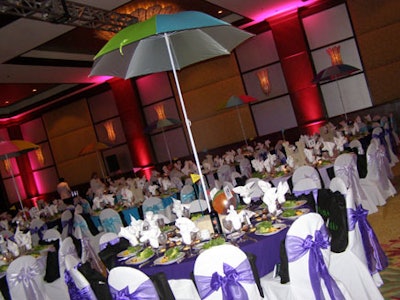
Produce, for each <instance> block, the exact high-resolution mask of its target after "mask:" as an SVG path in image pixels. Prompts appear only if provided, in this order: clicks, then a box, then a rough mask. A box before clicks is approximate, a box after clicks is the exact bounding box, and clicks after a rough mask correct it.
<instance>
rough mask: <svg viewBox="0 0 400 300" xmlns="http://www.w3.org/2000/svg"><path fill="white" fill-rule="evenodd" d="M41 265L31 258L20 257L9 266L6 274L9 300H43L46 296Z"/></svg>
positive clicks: (47, 297)
mask: <svg viewBox="0 0 400 300" xmlns="http://www.w3.org/2000/svg"><path fill="white" fill-rule="evenodd" d="M43 273H44V269H43V264H41V263H40V262H39V260H38V259H36V258H34V257H33V256H30V255H26V256H20V257H18V258H17V259H15V260H14V261H12V262H11V264H10V265H9V267H8V269H7V272H6V279H7V284H8V288H9V292H10V296H11V299H21V300H23V299H26V300H43V299H46V300H47V299H48V300H51V298H50V297H49V296H48V295H47V294H46V290H45V287H44V280H43Z"/></svg>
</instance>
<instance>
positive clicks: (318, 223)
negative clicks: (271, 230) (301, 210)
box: [285, 213, 349, 299]
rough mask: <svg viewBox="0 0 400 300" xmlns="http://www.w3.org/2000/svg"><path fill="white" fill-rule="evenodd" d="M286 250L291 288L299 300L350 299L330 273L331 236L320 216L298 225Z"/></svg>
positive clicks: (290, 233)
mask: <svg viewBox="0 0 400 300" xmlns="http://www.w3.org/2000/svg"><path fill="white" fill-rule="evenodd" d="M285 247H286V253H287V256H288V262H289V263H288V265H289V277H290V288H291V290H292V294H293V295H294V297H295V299H349V298H345V297H346V296H347V291H346V290H345V289H342V288H339V285H338V282H337V281H336V280H335V279H334V278H332V276H331V275H330V274H329V272H328V266H329V259H330V243H329V235H328V231H327V229H326V227H325V224H324V220H323V219H322V217H321V216H320V215H319V214H317V213H309V214H306V215H303V216H301V217H300V218H298V219H297V220H296V221H294V222H293V224H292V226H291V227H290V228H289V230H288V233H287V236H286V240H285ZM340 286H341V285H340ZM328 287H329V288H328ZM321 294H323V297H321V296H320V295H321Z"/></svg>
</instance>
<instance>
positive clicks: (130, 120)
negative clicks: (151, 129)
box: [109, 79, 154, 167]
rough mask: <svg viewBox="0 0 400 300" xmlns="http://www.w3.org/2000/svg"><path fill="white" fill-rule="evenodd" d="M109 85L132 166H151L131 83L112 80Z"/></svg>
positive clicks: (137, 101) (135, 95) (149, 154)
mask: <svg viewBox="0 0 400 300" xmlns="http://www.w3.org/2000/svg"><path fill="white" fill-rule="evenodd" d="M109 84H110V86H111V89H112V92H113V95H114V97H115V102H116V105H117V108H118V112H119V116H120V118H121V123H122V125H123V127H124V131H125V136H126V141H127V144H128V147H129V151H130V154H131V159H132V163H133V166H134V167H147V166H149V165H151V164H153V163H154V162H153V158H152V155H151V148H150V143H149V141H148V138H147V136H146V135H145V131H144V129H145V125H144V120H143V116H142V113H141V107H140V101H139V99H138V95H137V93H136V92H135V90H134V87H133V86H132V81H131V80H123V79H112V80H110V81H109Z"/></svg>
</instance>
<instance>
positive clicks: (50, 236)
mask: <svg viewBox="0 0 400 300" xmlns="http://www.w3.org/2000/svg"><path fill="white" fill-rule="evenodd" d="M43 240H44V241H46V242H51V241H56V240H61V234H60V232H59V231H58V230H57V229H54V228H50V229H48V230H46V231H45V232H44V234H43Z"/></svg>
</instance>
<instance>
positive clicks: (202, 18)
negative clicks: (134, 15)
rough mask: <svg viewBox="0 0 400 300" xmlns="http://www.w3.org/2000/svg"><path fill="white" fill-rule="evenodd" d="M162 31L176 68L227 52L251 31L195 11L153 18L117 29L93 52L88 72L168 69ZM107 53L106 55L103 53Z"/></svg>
mask: <svg viewBox="0 0 400 300" xmlns="http://www.w3.org/2000/svg"><path fill="white" fill-rule="evenodd" d="M164 34H168V37H169V39H170V44H171V47H173V49H174V56H173V64H174V68H175V69H176V70H180V69H182V68H184V67H186V66H188V65H191V64H194V63H196V62H200V61H203V60H207V59H210V58H213V57H217V56H220V55H228V54H230V52H231V51H232V50H233V49H234V48H235V47H236V46H237V45H239V44H240V43H242V42H243V41H245V40H246V39H248V38H250V37H251V36H252V34H250V33H247V32H245V31H243V30H240V29H238V28H236V27H233V26H231V24H229V23H226V22H224V21H221V20H219V19H216V18H214V17H211V16H209V15H207V14H204V13H201V12H197V11H185V12H180V13H177V14H170V15H155V16H153V17H152V18H150V19H148V20H146V21H144V22H140V23H136V24H133V25H130V26H128V27H126V28H124V29H123V30H121V31H120V32H118V33H117V34H116V35H115V36H114V37H113V38H112V39H111V40H110V41H108V43H107V44H106V45H105V46H104V47H103V48H102V49H101V50H100V51H99V53H97V55H96V56H95V61H94V65H93V68H92V71H91V73H90V75H91V76H93V75H109V76H117V77H121V78H125V79H127V78H131V77H135V76H139V75H146V74H151V73H156V72H163V71H170V70H171V62H170V58H169V53H168V49H167V44H166V42H165V37H164ZM106 54H107V55H106Z"/></svg>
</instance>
